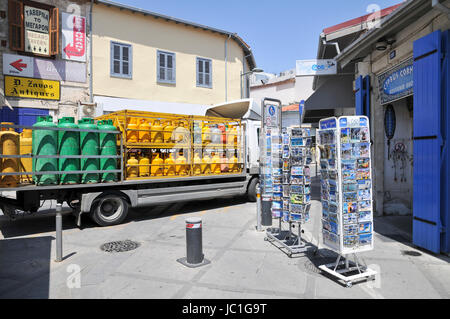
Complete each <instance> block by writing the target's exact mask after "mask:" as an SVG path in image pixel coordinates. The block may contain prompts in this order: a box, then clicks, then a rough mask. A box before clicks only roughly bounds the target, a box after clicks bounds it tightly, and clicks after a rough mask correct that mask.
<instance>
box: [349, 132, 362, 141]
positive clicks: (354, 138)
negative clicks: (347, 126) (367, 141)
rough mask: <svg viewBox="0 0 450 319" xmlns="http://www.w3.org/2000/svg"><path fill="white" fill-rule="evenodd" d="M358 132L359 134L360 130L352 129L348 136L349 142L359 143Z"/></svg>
mask: <svg viewBox="0 0 450 319" xmlns="http://www.w3.org/2000/svg"><path fill="white" fill-rule="evenodd" d="M360 132H361V129H360V128H352V129H351V135H350V142H352V143H359V142H360V141H361V137H360Z"/></svg>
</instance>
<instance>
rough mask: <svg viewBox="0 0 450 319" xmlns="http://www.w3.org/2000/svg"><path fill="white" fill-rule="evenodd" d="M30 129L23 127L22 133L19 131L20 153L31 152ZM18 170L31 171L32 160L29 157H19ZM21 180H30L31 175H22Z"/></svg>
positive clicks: (31, 139)
mask: <svg viewBox="0 0 450 319" xmlns="http://www.w3.org/2000/svg"><path fill="white" fill-rule="evenodd" d="M32 133H33V131H32V130H29V129H24V130H23V132H22V133H20V155H30V154H31V153H32V144H33V138H32ZM20 163H21V165H20V171H21V172H32V171H33V160H32V159H31V158H22V159H20ZM20 179H21V181H22V182H25V183H27V182H31V180H32V177H31V175H22V176H21V178H20Z"/></svg>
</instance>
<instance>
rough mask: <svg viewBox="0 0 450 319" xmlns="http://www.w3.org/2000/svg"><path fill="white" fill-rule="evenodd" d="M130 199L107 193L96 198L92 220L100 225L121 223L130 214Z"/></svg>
mask: <svg viewBox="0 0 450 319" xmlns="http://www.w3.org/2000/svg"><path fill="white" fill-rule="evenodd" d="M128 207H129V204H128V201H127V200H126V199H125V198H123V197H121V196H117V195H106V196H104V197H101V198H99V199H96V200H95V201H94V203H93V205H92V209H91V217H92V220H93V221H94V222H95V223H96V224H98V225H99V226H102V227H103V226H114V225H119V224H121V223H122V222H123V221H124V219H125V218H126V217H127V215H128Z"/></svg>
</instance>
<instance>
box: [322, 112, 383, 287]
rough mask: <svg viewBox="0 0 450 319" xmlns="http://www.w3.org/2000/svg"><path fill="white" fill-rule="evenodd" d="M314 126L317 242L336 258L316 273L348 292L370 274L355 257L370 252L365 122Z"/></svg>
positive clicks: (349, 120) (348, 120) (359, 119)
mask: <svg viewBox="0 0 450 319" xmlns="http://www.w3.org/2000/svg"><path fill="white" fill-rule="evenodd" d="M319 127H320V129H319V131H318V136H319V149H320V172H321V202H322V237H323V243H324V245H326V246H327V247H329V248H330V249H332V250H333V251H335V252H336V253H338V255H339V256H338V258H337V260H336V262H335V263H333V264H328V265H322V266H320V267H319V268H320V269H321V270H323V271H325V272H327V273H329V274H331V275H333V276H335V277H336V278H338V279H339V280H342V281H343V282H344V283H346V285H347V286H348V287H350V286H351V285H352V283H353V282H354V281H356V280H360V279H363V278H374V276H375V275H376V272H375V271H373V270H371V269H370V268H368V267H367V266H365V265H362V264H360V262H359V260H358V257H357V254H358V253H361V252H364V251H370V250H373V213H372V173H371V153H370V131H369V120H368V118H367V117H365V116H344V117H340V118H339V119H337V118H329V119H325V120H322V121H320V124H319ZM349 255H352V256H353V257H354V260H353V261H350V260H349V258H348V256H349Z"/></svg>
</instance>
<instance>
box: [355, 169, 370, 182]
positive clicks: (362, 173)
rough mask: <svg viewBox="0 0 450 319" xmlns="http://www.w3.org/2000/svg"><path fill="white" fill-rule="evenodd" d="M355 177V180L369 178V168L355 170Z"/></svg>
mask: <svg viewBox="0 0 450 319" xmlns="http://www.w3.org/2000/svg"><path fill="white" fill-rule="evenodd" d="M356 179H357V180H368V179H370V169H368V168H365V169H358V170H357V172H356Z"/></svg>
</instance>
